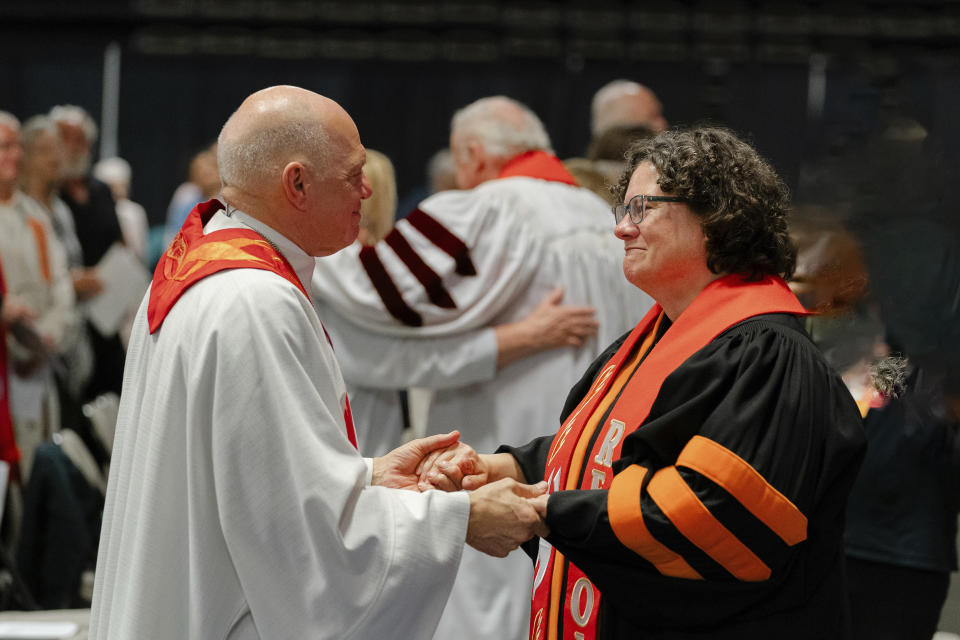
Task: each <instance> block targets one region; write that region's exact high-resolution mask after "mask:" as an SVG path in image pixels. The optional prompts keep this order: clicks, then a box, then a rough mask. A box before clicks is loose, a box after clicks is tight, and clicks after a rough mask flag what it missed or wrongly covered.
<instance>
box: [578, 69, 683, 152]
mask: <svg viewBox="0 0 960 640" xmlns="http://www.w3.org/2000/svg"><path fill="white" fill-rule="evenodd" d="M636 125H643V126H645V127H648V128H649V129H650V130H652V131H653V132H654V133H660V132H661V131H665V130H666V129H667V120H666V118H664V117H663V105H662V104H660V100H659V99H658V98H657V94H655V93H654V92H653V91H651V90H650V89H649V88H648V87H646V86H644V85H642V84H640V83H639V82H633V81H632V80H613V81H611V82H608V83H607V84H605V85H603V86H602V87H600V89H598V90H597V92H596V93H595V94H594V95H593V102H592V103H591V105H590V134H591V135H592V136H593V139H595V140H596V139H598V138H599V137H600V136H602V135H603V134H604V133H605V132H606V131H607V130H608V129H611V128H613V127H632V126H636Z"/></svg>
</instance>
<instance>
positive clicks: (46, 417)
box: [0, 191, 79, 485]
mask: <svg viewBox="0 0 960 640" xmlns="http://www.w3.org/2000/svg"><path fill="white" fill-rule="evenodd" d="M34 225H36V226H37V228H38V229H42V233H37V234H35V233H34V231H33V226H34ZM41 238H42V240H43V242H42V245H41ZM0 263H2V264H3V277H4V280H5V281H6V285H7V293H6V298H7V299H6V300H5V301H4V302H5V303H17V304H21V305H23V306H25V307H27V308H29V309H30V310H31V311H32V312H33V314H34V317H33V319H32V320H31V321H30V322H29V324H30V325H31V326H32V327H33V329H34V331H35V332H36V334H38V335H39V336H43V337H45V338H47V339H48V340H50V341H51V343H52V344H53V345H54V348H55V351H56V352H57V353H59V352H61V351H62V350H63V349H65V348H66V347H67V345H68V342H69V337H70V336H72V335H73V334H74V332H75V331H76V330H77V325H78V324H79V317H78V316H77V313H76V304H75V299H74V295H73V284H72V281H71V279H70V273H69V272H68V271H67V257H66V251H65V250H64V248H63V245H62V244H61V243H60V241H59V240H58V239H57V236H56V234H55V233H54V231H53V228H52V226H51V223H50V218H49V216H48V215H47V213H46V211H45V210H44V208H43V206H41V205H40V204H39V203H37V201H35V200H34V199H33V198H31V197H29V196H27V195H26V194H24V193H23V192H21V191H15V192H14V193H13V198H12V199H11V200H10V201H9V202H8V203H5V204H2V205H0ZM15 336H16V333H15V332H14V331H8V332H7V346H8V351H7V360H8V371H9V384H10V389H9V397H10V416H11V418H12V419H13V425H14V431H15V434H16V438H17V446H18V447H19V449H20V453H21V458H20V470H21V472H22V481H23V483H24V485H25V484H26V482H27V480H28V479H29V477H30V471H31V468H32V466H33V452H34V449H35V448H36V447H37V446H38V445H40V444H41V443H42V442H43V441H44V440H46V439H48V438H49V437H50V435H51V433H53V432H55V431H59V429H60V413H59V406H60V404H59V400H58V397H57V387H56V382H55V380H54V377H53V370H52V367H51V365H50V364H49V363H44V364H41V365H40V366H39V368H38V369H37V370H35V371H33V372H32V373H31V374H30V375H28V376H20V375H19V374H18V373H17V366H16V365H17V364H18V363H24V362H29V361H31V360H32V359H33V358H34V357H35V354H34V352H33V351H32V350H31V349H30V348H28V346H27V345H21V344H20V342H19V341H18V340H17V338H16V337H15ZM51 355H53V354H51Z"/></svg>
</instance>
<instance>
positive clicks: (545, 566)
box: [530, 275, 806, 640]
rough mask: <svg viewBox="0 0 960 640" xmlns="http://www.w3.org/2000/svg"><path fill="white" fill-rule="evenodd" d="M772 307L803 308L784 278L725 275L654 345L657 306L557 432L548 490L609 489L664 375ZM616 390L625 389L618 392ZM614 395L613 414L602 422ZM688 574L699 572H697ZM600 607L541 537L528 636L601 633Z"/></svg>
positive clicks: (585, 638)
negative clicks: (627, 441) (625, 447)
mask: <svg viewBox="0 0 960 640" xmlns="http://www.w3.org/2000/svg"><path fill="white" fill-rule="evenodd" d="M768 313H789V314H794V315H801V314H805V313H806V311H805V310H804V308H803V306H802V305H801V304H800V302H799V301H798V300H797V298H796V297H795V296H794V295H793V293H792V292H791V291H790V289H789V287H787V284H786V283H785V282H784V281H783V280H782V279H781V278H778V277H772V276H767V277H765V278H763V279H762V280H760V281H758V282H747V281H745V280H744V278H743V277H742V276H737V275H729V276H724V277H722V278H719V279H717V280H714V281H713V282H712V283H710V284H709V285H708V286H707V287H705V288H704V290H703V291H701V292H700V294H699V295H698V296H697V297H696V298H695V299H694V301H693V302H692V303H691V304H690V306H689V307H687V309H686V310H684V312H683V313H682V314H680V317H679V318H677V320H676V322H674V323H673V325H672V326H671V327H670V328H669V329H668V330H667V331H666V333H664V335H663V337H662V338H661V339H660V340H659V342H657V344H656V345H655V347H654V348H651V346H650V345H651V344H652V343H653V340H654V336H655V335H656V332H657V327H658V326H659V323H660V318H661V317H662V309H661V307H660V305H654V307H653V308H652V309H651V310H650V311H649V312H648V313H647V315H646V316H645V317H644V318H643V320H641V321H640V323H639V324H638V325H637V326H636V328H634V330H633V331H632V332H631V333H630V335H629V336H628V337H627V339H626V340H625V341H624V343H623V345H622V346H621V347H620V349H619V350H618V351H617V352H616V354H614V356H613V357H612V358H611V359H610V360H609V361H608V362H607V364H606V365H605V366H604V367H603V369H602V370H601V371H600V373H599V374H598V375H597V377H596V379H595V380H594V383H593V385H592V386H591V387H590V389H589V391H588V392H587V393H586V394H585V395H584V398H583V400H581V401H580V404H579V405H578V406H577V408H576V409H575V410H574V411H573V412H572V413H571V414H570V415H569V416H568V417H567V419H566V420H565V421H564V423H563V425H562V426H561V427H560V430H559V431H558V432H557V435H556V436H554V439H553V443H552V444H551V445H550V451H549V454H548V456H547V465H546V469H545V471H544V478H546V480H547V482H548V483H549V485H550V486H549V491H551V492H553V491H558V490H571V489H608V488H609V487H610V483H611V481H612V480H613V472H612V470H611V465H612V463H613V461H614V460H617V459H618V458H619V457H620V449H621V447H622V444H623V440H624V438H625V437H626V436H627V435H628V434H629V433H631V432H633V431H635V430H636V429H637V428H638V427H640V426H641V425H642V424H643V422H644V421H645V420H646V419H647V415H648V414H649V413H650V407H652V406H653V402H654V400H655V399H656V397H657V394H658V393H659V392H660V387H661V386H662V385H663V381H664V380H665V379H666V377H667V376H668V375H670V374H671V373H672V372H673V371H674V370H675V369H676V368H677V367H679V366H680V365H681V364H683V362H684V361H686V360H687V359H688V358H689V357H690V356H692V355H693V354H694V353H696V352H697V351H699V350H700V349H701V348H703V347H704V346H706V345H707V344H708V343H709V342H710V341H712V340H713V339H714V338H716V337H717V336H718V335H719V334H721V333H723V332H724V331H725V330H726V329H729V328H730V327H732V326H733V325H735V324H737V323H739V322H742V321H743V320H746V319H748V318H751V317H754V316H758V315H763V314H768ZM638 344H639V347H638ZM648 351H649V353H647V352H648ZM644 356H646V357H644ZM641 359H642V361H641V362H640V364H639V366H637V367H636V373H635V374H633V375H632V376H631V375H630V371H632V370H633V368H634V365H635V363H636V362H637V361H639V360H641ZM618 389H622V392H621V393H620V394H619V397H616V392H617V390H618ZM613 397H616V400H612V398H613ZM611 401H612V404H613V406H612V408H610V410H609V415H608V416H607V418H606V419H605V420H604V423H603V424H602V425H599V424H598V422H599V419H600V417H602V414H603V413H604V412H606V410H607V408H608V407H609V405H610V404H611ZM598 429H599V434H597V433H596V432H597V430H598ZM595 434H596V435H597V437H596V438H594V435H595ZM591 442H592V443H593V444H592V446H591V445H590V443H591ZM588 447H589V451H588ZM665 551H667V552H668V553H670V552H669V550H665ZM687 577H689V578H693V579H696V578H699V576H698V575H695V572H694V574H691V575H688V576H687ZM564 585H565V586H564ZM599 609H600V592H599V591H598V590H597V589H596V587H594V586H593V584H592V583H591V582H590V580H589V579H588V578H587V576H586V575H584V573H583V572H582V571H581V570H580V569H578V568H577V567H576V566H575V565H574V564H572V563H570V562H568V561H567V560H566V559H565V558H564V557H563V555H562V554H560V553H558V552H557V551H556V549H554V548H553V547H552V546H551V545H549V544H548V543H547V542H546V541H543V540H541V543H540V554H539V557H538V558H537V567H536V572H535V576H534V586H533V597H532V607H531V612H530V638H531V640H560V638H561V637H562V638H563V640H568V639H569V640H590V639H593V638H596V636H597V628H596V627H597V612H598V611H599ZM560 629H562V636H561V633H560Z"/></svg>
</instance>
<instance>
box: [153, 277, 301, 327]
mask: <svg viewBox="0 0 960 640" xmlns="http://www.w3.org/2000/svg"><path fill="white" fill-rule="evenodd" d="M310 309H311V307H310V302H309V301H308V300H307V299H306V298H305V297H304V296H303V294H302V293H301V292H300V291H299V290H298V289H297V287H296V286H295V285H294V284H293V283H291V282H289V281H288V280H286V279H285V278H283V277H282V276H280V275H278V274H276V273H273V272H271V271H267V270H264V269H248V268H240V269H224V270H223V271H218V272H216V273H213V274H210V275H208V276H206V277H205V278H203V279H201V280H199V281H197V282H196V283H194V284H193V285H192V286H191V287H190V288H189V289H187V290H186V291H184V292H183V294H182V295H181V297H180V299H179V300H178V301H177V302H176V304H174V306H173V308H172V309H171V311H170V314H169V317H168V319H167V320H166V321H165V322H167V321H169V320H171V319H173V318H175V317H177V316H179V317H181V318H184V319H191V318H195V319H196V320H197V321H198V322H200V323H201V324H209V323H222V325H223V326H224V327H232V328H239V327H240V326H242V325H244V324H246V323H247V322H250V321H257V320H259V319H264V320H269V321H271V322H289V321H290V319H292V318H300V317H302V318H306V315H307V311H309V310H310ZM297 321H298V322H299V321H301V320H297Z"/></svg>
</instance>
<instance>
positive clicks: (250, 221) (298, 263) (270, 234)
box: [203, 206, 316, 297]
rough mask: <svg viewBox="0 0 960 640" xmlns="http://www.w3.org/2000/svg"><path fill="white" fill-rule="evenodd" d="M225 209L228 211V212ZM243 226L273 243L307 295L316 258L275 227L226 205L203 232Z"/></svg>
mask: <svg viewBox="0 0 960 640" xmlns="http://www.w3.org/2000/svg"><path fill="white" fill-rule="evenodd" d="M227 211H229V212H230V213H229V214H228V213H227ZM244 227H246V228H248V229H252V230H254V231H256V232H257V233H259V234H260V235H261V236H263V239H264V240H266V241H267V242H269V243H270V244H271V245H273V248H274V249H276V250H277V251H279V252H280V254H281V255H282V256H283V257H284V258H286V259H287V262H289V263H290V266H291V267H293V270H294V271H295V272H296V274H297V277H298V278H299V279H300V284H302V285H303V288H304V289H305V290H306V291H307V292H308V297H309V291H310V282H311V281H312V279H313V268H314V266H315V265H316V258H314V257H313V256H311V255H308V254H307V253H306V252H305V251H304V250H303V249H301V248H300V247H299V246H297V244H296V243H295V242H293V241H292V240H289V239H288V238H287V237H286V236H284V235H283V234H281V233H280V232H279V231H277V230H276V229H273V228H272V227H269V226H267V225H266V224H264V223H263V222H261V221H260V220H257V219H256V218H254V217H253V216H251V215H250V214H248V213H244V212H243V211H240V210H238V209H233V208H230V207H229V206H228V208H227V209H226V210H224V211H218V212H217V213H216V214H214V216H213V217H212V218H210V222H208V223H207V225H206V226H205V227H204V228H203V232H204V234H207V233H210V232H211V231H219V230H220V229H242V228H244Z"/></svg>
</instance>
